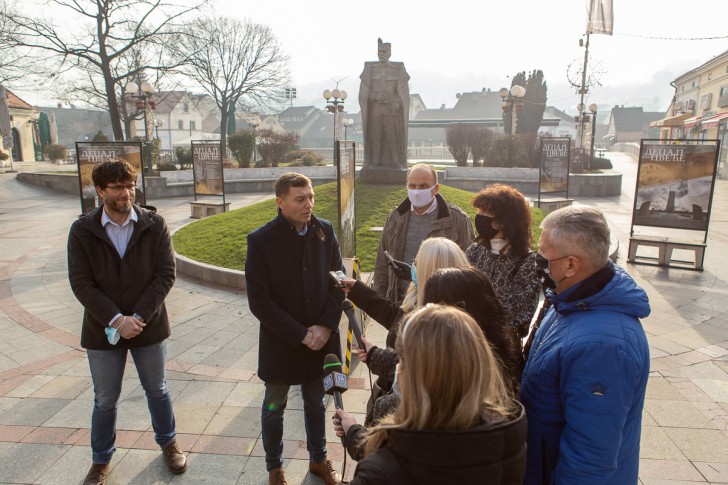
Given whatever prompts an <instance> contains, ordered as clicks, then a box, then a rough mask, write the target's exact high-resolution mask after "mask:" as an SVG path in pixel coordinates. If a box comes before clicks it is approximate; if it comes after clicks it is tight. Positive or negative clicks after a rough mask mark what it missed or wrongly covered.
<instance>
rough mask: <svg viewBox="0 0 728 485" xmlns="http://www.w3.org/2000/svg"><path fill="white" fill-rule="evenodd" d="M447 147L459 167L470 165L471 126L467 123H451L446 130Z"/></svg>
mask: <svg viewBox="0 0 728 485" xmlns="http://www.w3.org/2000/svg"><path fill="white" fill-rule="evenodd" d="M445 138H446V140H447V147H448V149H450V153H451V154H452V157H453V158H454V159H455V163H456V164H457V166H458V167H467V166H468V153H469V151H470V148H469V147H468V141H469V138H470V127H469V126H467V125H466V124H465V123H451V124H449V125H448V127H447V129H446V130H445Z"/></svg>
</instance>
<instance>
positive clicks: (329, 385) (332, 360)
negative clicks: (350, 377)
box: [324, 354, 349, 409]
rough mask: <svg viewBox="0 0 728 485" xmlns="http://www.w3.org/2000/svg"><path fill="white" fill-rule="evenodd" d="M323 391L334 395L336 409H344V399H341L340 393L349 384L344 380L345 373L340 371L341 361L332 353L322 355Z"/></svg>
mask: <svg viewBox="0 0 728 485" xmlns="http://www.w3.org/2000/svg"><path fill="white" fill-rule="evenodd" d="M324 372H325V373H326V375H325V376H324V392H325V393H326V394H329V395H333V396H334V406H335V407H336V409H344V401H343V400H342V399H341V393H342V392H344V391H346V390H347V389H348V388H349V386H348V384H347V382H346V374H344V373H343V372H342V369H341V362H340V361H339V358H338V357H337V356H336V355H334V354H328V355H327V356H326V357H324Z"/></svg>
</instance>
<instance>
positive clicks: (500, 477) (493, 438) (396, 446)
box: [350, 406, 527, 485]
mask: <svg viewBox="0 0 728 485" xmlns="http://www.w3.org/2000/svg"><path fill="white" fill-rule="evenodd" d="M526 428H527V424H526V413H525V412H524V411H523V408H522V407H521V406H519V412H518V414H517V417H516V418H515V419H513V420H510V421H506V420H499V422H493V423H491V422H486V423H481V424H479V425H477V426H474V427H472V428H470V429H467V430H465V431H442V430H422V431H409V430H391V431H390V432H389V441H388V443H387V445H386V446H384V447H383V448H380V449H379V450H377V451H375V452H374V453H372V454H371V455H369V456H367V457H366V458H364V459H363V460H362V461H360V462H359V464H358V465H357V467H356V471H355V472H354V479H353V480H352V481H351V482H350V483H351V485H369V484H371V485H381V484H385V483H392V484H395V483H396V484H397V485H451V484H458V485H490V484H492V485H520V484H521V483H522V482H523V476H524V472H525V467H526V433H527V431H526Z"/></svg>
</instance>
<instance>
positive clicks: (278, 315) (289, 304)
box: [245, 172, 344, 485]
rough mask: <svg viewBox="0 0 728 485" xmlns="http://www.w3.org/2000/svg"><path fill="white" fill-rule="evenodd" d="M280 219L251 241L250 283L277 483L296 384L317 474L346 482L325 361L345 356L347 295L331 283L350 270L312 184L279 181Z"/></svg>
mask: <svg viewBox="0 0 728 485" xmlns="http://www.w3.org/2000/svg"><path fill="white" fill-rule="evenodd" d="M275 190H276V203H277V205H278V217H276V218H275V219H273V220H272V221H270V222H269V223H267V224H265V225H264V226H262V227H259V228H258V229H256V230H255V231H253V232H252V233H250V234H249V235H248V254H247V258H246V260H245V278H246V281H247V293H248V302H249V304H250V309H251V311H252V312H253V314H254V315H255V316H256V317H257V318H258V320H260V347H259V351H258V376H259V377H260V378H261V379H262V380H263V381H264V382H265V397H264V399H263V407H262V420H261V421H262V437H263V448H264V449H265V461H266V468H267V470H268V479H269V482H270V484H271V485H281V484H285V483H286V481H285V476H284V473H283V461H282V458H281V456H282V453H283V412H284V410H285V409H286V403H287V400H288V391H289V388H290V386H291V385H297V384H300V385H301V394H302V396H303V402H304V405H303V409H304V419H305V422H306V437H307V445H308V446H307V448H308V452H309V457H310V463H309V470H310V471H311V473H314V474H315V475H319V476H320V477H321V478H323V479H324V482H325V483H326V484H327V485H333V484H335V483H338V482H340V481H341V477H340V476H339V474H338V473H336V471H335V470H334V469H333V467H332V465H331V462H330V461H329V460H328V459H327V458H326V425H325V407H324V404H323V398H324V388H323V381H322V379H323V375H324V372H323V364H324V357H325V356H326V355H327V354H330V353H333V354H335V355H341V349H340V343H339V332H338V326H339V320H340V318H341V304H342V302H343V301H344V292H343V291H342V289H341V288H340V287H338V286H336V285H334V284H333V283H332V281H331V279H330V278H329V271H337V270H341V269H342V265H341V255H340V253H339V243H338V241H337V240H336V236H335V234H334V228H333V226H332V225H331V223H330V222H329V221H326V220H323V219H317V218H315V217H314V216H313V213H312V210H313V205H314V192H313V187H312V185H311V180H310V179H309V178H308V177H306V176H305V175H301V174H298V173H292V172H288V173H284V174H283V175H281V176H280V177H279V178H278V180H277V181H276V185H275Z"/></svg>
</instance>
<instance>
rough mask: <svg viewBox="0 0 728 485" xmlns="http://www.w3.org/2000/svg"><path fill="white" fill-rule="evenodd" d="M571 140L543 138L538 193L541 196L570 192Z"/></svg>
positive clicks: (565, 138)
mask: <svg viewBox="0 0 728 485" xmlns="http://www.w3.org/2000/svg"><path fill="white" fill-rule="evenodd" d="M570 148H571V139H570V138H568V137H563V138H561V137H544V138H541V165H540V169H539V182H538V191H539V193H540V194H549V193H555V192H565V193H567V197H568V191H569V154H570V153H569V150H570Z"/></svg>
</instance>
